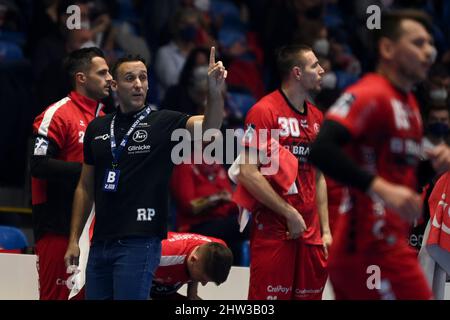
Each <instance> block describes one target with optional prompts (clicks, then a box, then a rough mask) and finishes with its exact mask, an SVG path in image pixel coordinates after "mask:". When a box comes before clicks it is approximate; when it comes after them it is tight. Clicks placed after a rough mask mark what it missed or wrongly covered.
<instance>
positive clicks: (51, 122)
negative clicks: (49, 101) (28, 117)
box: [33, 108, 67, 150]
mask: <svg viewBox="0 0 450 320" xmlns="http://www.w3.org/2000/svg"><path fill="white" fill-rule="evenodd" d="M66 122H67V119H66V120H65V119H64V117H63V116H62V114H61V111H60V110H57V111H56V112H55V113H53V114H51V108H49V109H47V110H46V111H45V112H43V113H42V114H40V115H39V116H38V117H37V118H36V119H35V121H34V123H33V133H34V134H37V135H41V136H44V137H47V138H48V139H50V140H52V141H53V142H54V143H55V144H56V145H57V146H58V149H59V150H61V149H63V148H64V145H65V141H66V135H67V134H66V131H67V123H66Z"/></svg>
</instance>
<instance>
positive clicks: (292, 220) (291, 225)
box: [286, 207, 306, 239]
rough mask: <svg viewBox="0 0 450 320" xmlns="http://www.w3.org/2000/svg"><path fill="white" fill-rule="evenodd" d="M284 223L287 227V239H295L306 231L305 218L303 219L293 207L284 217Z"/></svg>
mask: <svg viewBox="0 0 450 320" xmlns="http://www.w3.org/2000/svg"><path fill="white" fill-rule="evenodd" d="M286 224H287V228H288V231H287V238H288V239H297V238H298V237H300V236H301V235H302V234H303V232H305V231H306V224H305V220H303V217H302V215H301V214H300V213H299V212H298V211H297V210H295V209H294V208H293V207H292V208H291V211H290V213H289V215H288V217H287V218H286Z"/></svg>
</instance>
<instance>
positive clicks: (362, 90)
mask: <svg viewBox="0 0 450 320" xmlns="http://www.w3.org/2000/svg"><path fill="white" fill-rule="evenodd" d="M346 92H348V93H350V94H352V95H354V96H355V97H356V98H357V99H360V100H361V99H381V100H383V99H385V98H386V97H387V96H389V95H390V93H391V92H392V86H391V85H390V83H389V82H388V81H387V79H386V78H384V77H383V76H381V75H379V74H376V73H369V74H367V75H365V76H364V77H362V78H361V79H360V80H359V81H358V82H356V83H355V84H353V85H351V86H349V87H348V89H347V90H346Z"/></svg>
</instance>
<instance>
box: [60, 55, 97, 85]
mask: <svg viewBox="0 0 450 320" xmlns="http://www.w3.org/2000/svg"><path fill="white" fill-rule="evenodd" d="M95 57H100V58H103V59H104V58H105V55H104V54H103V51H102V50H100V49H99V48H96V47H91V48H82V49H78V50H75V51H72V52H71V53H69V54H68V55H67V56H66V57H65V58H64V61H63V67H64V70H65V71H66V72H67V74H68V75H69V77H70V81H71V83H72V86H73V87H74V88H75V75H76V74H77V72H82V71H87V70H88V69H89V67H90V66H91V62H92V59H93V58H95Z"/></svg>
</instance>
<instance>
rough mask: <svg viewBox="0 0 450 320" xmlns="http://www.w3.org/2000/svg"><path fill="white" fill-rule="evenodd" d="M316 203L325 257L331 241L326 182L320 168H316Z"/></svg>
mask: <svg viewBox="0 0 450 320" xmlns="http://www.w3.org/2000/svg"><path fill="white" fill-rule="evenodd" d="M316 204H317V211H318V213H319V221H320V232H321V234H322V242H323V250H324V252H325V257H326V258H328V248H329V247H330V246H331V244H332V243H333V237H332V236H331V231H330V223H329V219H328V195H327V182H326V181H325V176H324V175H323V173H322V172H321V171H320V170H317V169H316Z"/></svg>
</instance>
